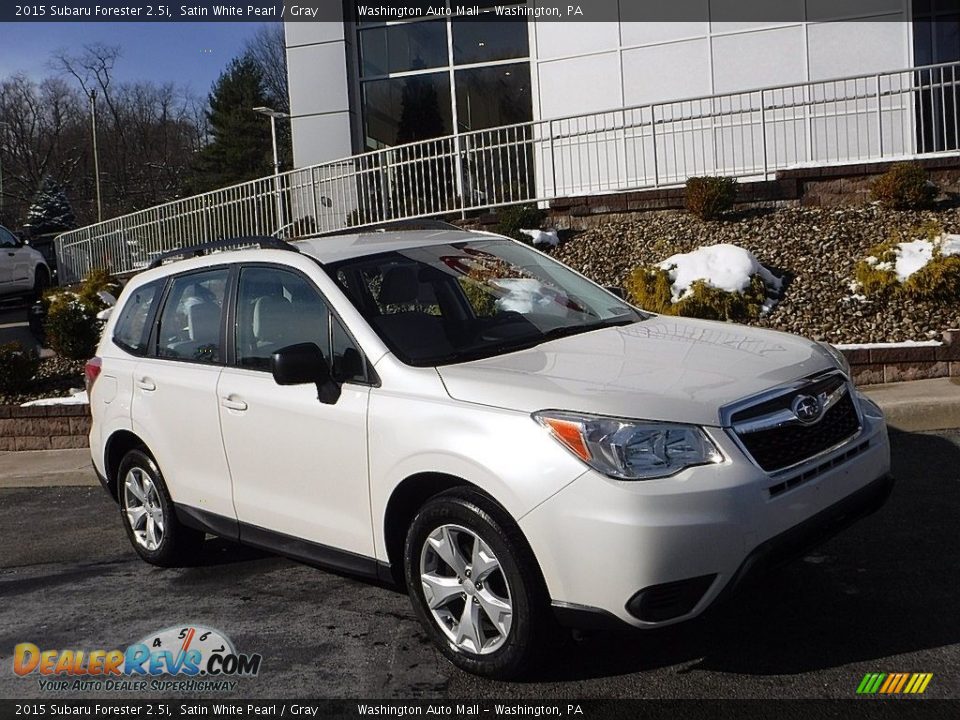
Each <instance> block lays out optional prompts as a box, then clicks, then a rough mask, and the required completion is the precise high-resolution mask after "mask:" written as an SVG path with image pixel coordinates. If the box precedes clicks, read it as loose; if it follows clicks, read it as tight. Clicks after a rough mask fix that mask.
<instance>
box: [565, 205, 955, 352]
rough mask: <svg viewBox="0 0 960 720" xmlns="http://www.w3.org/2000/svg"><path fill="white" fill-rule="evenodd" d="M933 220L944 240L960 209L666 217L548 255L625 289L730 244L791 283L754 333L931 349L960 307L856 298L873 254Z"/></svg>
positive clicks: (587, 235)
mask: <svg viewBox="0 0 960 720" xmlns="http://www.w3.org/2000/svg"><path fill="white" fill-rule="evenodd" d="M930 220H939V221H940V222H941V223H942V224H943V226H944V229H945V230H946V231H947V232H960V208H955V207H954V208H949V209H943V210H931V211H924V212H908V211H903V212H897V211H890V210H883V209H881V208H879V207H877V206H874V205H866V206H858V207H849V208H801V207H789V208H777V209H768V210H752V211H751V210H748V211H744V212H742V213H738V214H737V215H734V216H732V217H730V218H728V219H724V220H719V221H711V222H705V221H702V220H699V219H697V218H695V217H693V216H692V215H690V214H689V213H686V212H681V211H675V210H667V211H659V212H647V213H638V214H636V216H635V219H631V220H629V221H624V220H617V221H611V222H609V223H606V224H602V225H599V226H597V227H595V228H591V229H589V230H585V231H582V232H580V233H578V234H576V235H575V236H573V237H572V238H571V239H569V240H567V241H566V242H564V243H562V244H561V245H560V246H559V247H557V248H556V249H554V250H553V251H551V253H552V254H553V255H554V256H555V257H556V258H557V259H559V260H562V261H563V262H565V263H567V264H568V265H570V266H571V267H574V268H576V269H577V270H579V271H580V272H582V273H583V274H584V275H586V276H588V277H590V278H592V279H594V280H595V281H597V282H599V283H601V284H604V285H621V284H622V283H623V281H624V279H625V278H626V277H627V276H628V275H629V273H630V270H631V269H632V268H634V267H635V266H637V265H639V264H644V263H657V262H661V261H662V260H665V259H666V258H667V257H669V256H670V255H673V254H674V253H678V252H689V251H690V250H693V249H695V248H697V247H701V246H703V245H713V244H716V243H733V244H736V245H739V246H741V247H745V248H747V249H748V250H750V251H751V252H753V254H754V255H756V256H757V259H758V260H760V262H761V263H763V264H764V265H766V266H767V267H769V268H770V269H771V270H773V271H774V272H776V273H777V274H785V277H786V284H785V292H784V296H783V299H782V300H781V301H780V303H779V304H778V305H777V307H776V308H774V309H773V311H772V312H770V314H769V315H766V316H765V317H763V318H761V319H760V320H757V321H753V322H752V323H751V324H754V325H759V326H762V327H769V328H774V329H777V330H785V331H787V332H791V333H797V334H800V335H805V336H807V337H811V338H815V339H817V340H827V341H829V342H832V343H865V342H900V341H904V340H930V339H939V336H940V333H941V332H942V331H944V330H947V329H950V328H957V327H960V303H955V304H948V303H934V302H917V301H913V300H908V299H905V298H891V299H889V300H867V301H861V300H856V299H853V297H852V296H853V295H854V293H853V291H852V290H851V289H850V283H851V282H852V281H853V271H854V267H855V266H856V264H857V262H858V261H859V260H860V259H862V258H863V257H864V256H865V255H866V254H867V251H868V250H869V248H871V247H872V246H874V245H876V244H877V243H880V242H882V241H884V240H887V239H888V238H890V237H891V235H892V234H893V233H895V232H900V233H908V232H909V231H910V230H911V229H913V228H916V227H918V226H919V225H921V224H922V223H924V222H927V221H930Z"/></svg>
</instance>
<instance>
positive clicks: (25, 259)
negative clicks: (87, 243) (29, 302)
mask: <svg viewBox="0 0 960 720" xmlns="http://www.w3.org/2000/svg"><path fill="white" fill-rule="evenodd" d="M49 284H50V268H49V267H47V262H46V260H44V259H43V255H42V254H41V253H39V252H37V251H36V250H34V249H33V248H30V247H27V246H26V245H24V244H23V242H22V241H21V240H20V238H18V237H17V236H16V235H14V234H13V233H12V232H10V231H9V230H7V229H6V228H5V227H3V226H2V225H0V297H6V296H8V295H31V296H34V297H39V296H40V294H41V293H42V292H43V291H44V289H45V288H46V287H47V286H48V285H49Z"/></svg>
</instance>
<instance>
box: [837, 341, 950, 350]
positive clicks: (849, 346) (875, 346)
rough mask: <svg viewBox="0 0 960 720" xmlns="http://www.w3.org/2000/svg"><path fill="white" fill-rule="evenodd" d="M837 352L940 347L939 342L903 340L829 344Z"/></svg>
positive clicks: (940, 343)
mask: <svg viewBox="0 0 960 720" xmlns="http://www.w3.org/2000/svg"><path fill="white" fill-rule="evenodd" d="M831 344H832V345H833V346H834V347H835V348H837V350H880V349H884V348H899V347H940V346H941V345H943V343H942V342H940V341H939V340H904V341H903V342H889V343H837V344H833V343H831Z"/></svg>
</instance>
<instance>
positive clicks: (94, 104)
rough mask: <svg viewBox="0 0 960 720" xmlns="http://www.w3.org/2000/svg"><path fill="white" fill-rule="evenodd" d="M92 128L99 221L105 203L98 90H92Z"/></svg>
mask: <svg viewBox="0 0 960 720" xmlns="http://www.w3.org/2000/svg"><path fill="white" fill-rule="evenodd" d="M90 130H91V133H92V134H93V179H94V183H95V186H96V191H97V222H102V221H103V204H102V202H101V200H100V153H99V152H98V150H97V91H96V90H91V91H90Z"/></svg>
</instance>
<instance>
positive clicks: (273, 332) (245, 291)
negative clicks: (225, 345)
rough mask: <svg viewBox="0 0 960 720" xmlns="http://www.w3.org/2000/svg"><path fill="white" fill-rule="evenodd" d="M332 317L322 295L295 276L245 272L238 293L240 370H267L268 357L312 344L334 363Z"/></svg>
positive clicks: (282, 272)
mask: <svg viewBox="0 0 960 720" xmlns="http://www.w3.org/2000/svg"><path fill="white" fill-rule="evenodd" d="M329 327H330V311H329V310H328V309H327V305H326V303H325V302H324V300H323V298H322V297H320V293H318V292H317V290H316V289H315V288H314V287H313V285H311V284H310V283H309V282H308V281H307V280H306V279H304V278H303V277H301V276H300V275H298V274H297V273H292V272H288V271H286V270H278V269H276V268H258V267H253V268H244V270H243V271H242V272H241V273H240V288H239V290H238V292H237V326H236V343H237V365H239V366H240V367H245V368H250V369H252V370H269V369H270V356H271V355H273V353H275V352H276V351H277V350H280V349H281V348H285V347H288V346H290V345H298V344H300V343H308V342H309V343H314V344H315V345H316V346H317V347H319V348H320V350H321V352H322V353H323V356H324V358H326V360H327V362H328V363H329V362H330V340H329V332H330V331H329Z"/></svg>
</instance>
